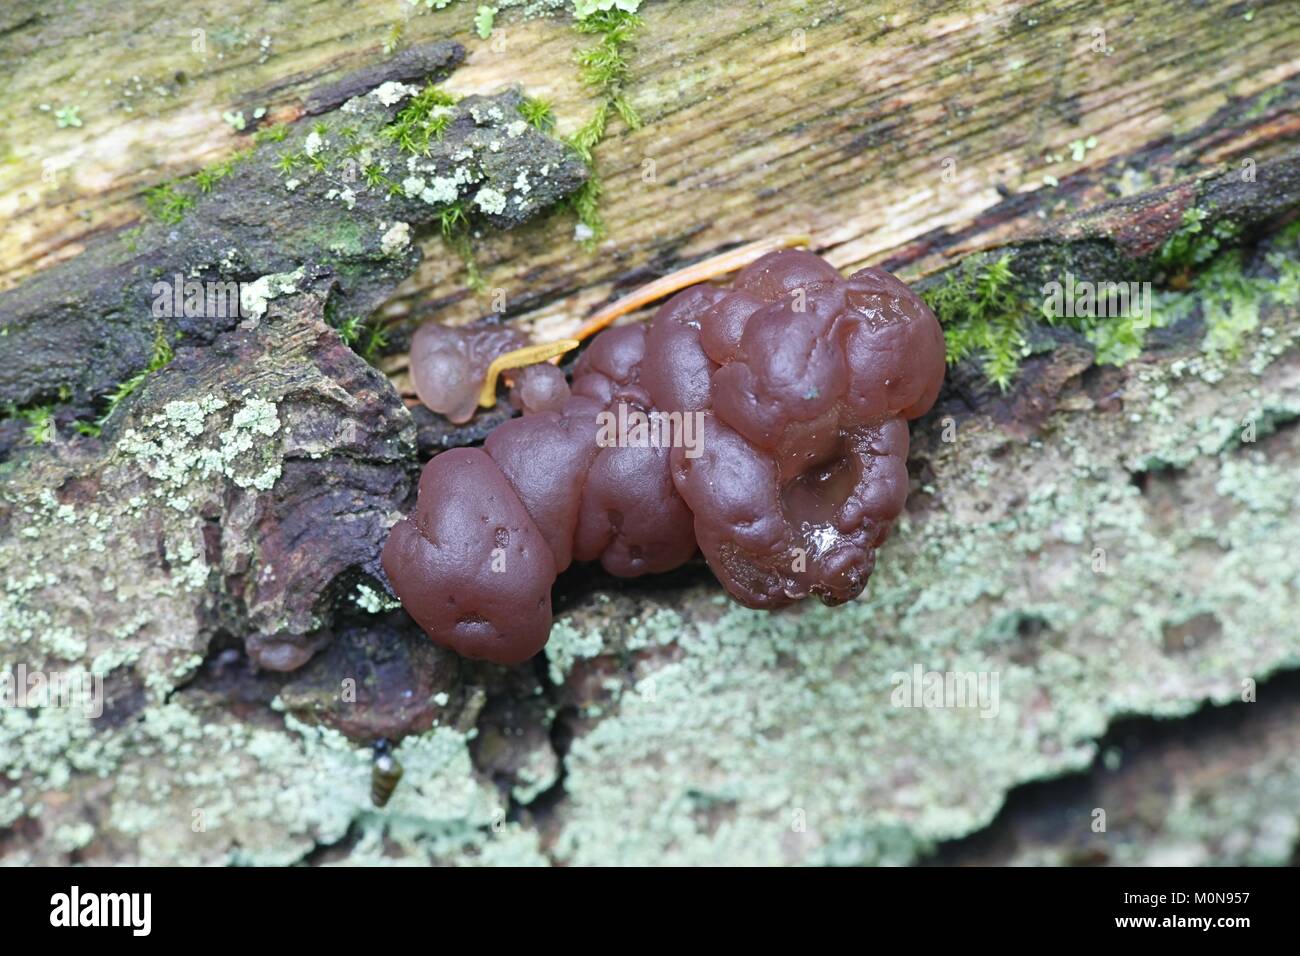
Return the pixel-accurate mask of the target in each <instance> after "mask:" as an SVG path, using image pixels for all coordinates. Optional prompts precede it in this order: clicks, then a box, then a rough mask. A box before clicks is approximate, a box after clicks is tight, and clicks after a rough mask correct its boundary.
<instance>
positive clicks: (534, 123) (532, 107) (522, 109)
mask: <svg viewBox="0 0 1300 956" xmlns="http://www.w3.org/2000/svg"><path fill="white" fill-rule="evenodd" d="M519 115H520V116H522V117H523V118H524V119H525V120H526V121H527V122H528V125H529V126H531V127H533V128H534V129H536V130H540V131H541V132H543V133H549V132H550V131H551V130H553V129H555V113H554V111H553V110H552V109H551V104H550V103H549V102H547V101H546V100H543V99H540V98H538V97H534V96H525V97H524V100H523V102H522V103H520V104H519Z"/></svg>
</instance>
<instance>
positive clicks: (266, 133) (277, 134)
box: [253, 123, 289, 146]
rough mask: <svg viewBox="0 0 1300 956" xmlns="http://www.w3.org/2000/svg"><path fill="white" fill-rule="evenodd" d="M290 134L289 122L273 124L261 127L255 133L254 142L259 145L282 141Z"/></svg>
mask: <svg viewBox="0 0 1300 956" xmlns="http://www.w3.org/2000/svg"><path fill="white" fill-rule="evenodd" d="M288 135H289V124H288V123H276V124H275V125H273V126H267V127H264V128H263V129H259V130H258V131H257V132H255V133H254V134H253V142H254V143H256V144H257V145H258V146H260V145H262V144H263V143H282V142H284V139H285V137H286V136H288Z"/></svg>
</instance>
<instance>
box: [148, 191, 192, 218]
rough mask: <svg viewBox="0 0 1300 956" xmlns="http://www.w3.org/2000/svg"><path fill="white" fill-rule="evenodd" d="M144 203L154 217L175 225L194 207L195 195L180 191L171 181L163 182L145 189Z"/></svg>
mask: <svg viewBox="0 0 1300 956" xmlns="http://www.w3.org/2000/svg"><path fill="white" fill-rule="evenodd" d="M144 205H145V209H146V210H147V211H148V213H149V215H150V216H151V217H152V218H153V219H156V220H157V221H158V222H161V223H163V224H164V225H167V226H174V225H176V224H177V223H178V222H180V221H181V220H182V219H184V218H185V213H187V212H188V211H189V210H190V209H191V208H193V206H194V197H193V196H190V195H187V194H186V193H183V192H179V191H178V190H177V189H176V188H175V186H173V185H172V184H171V183H162V184H161V185H158V186H153V187H151V188H149V189H146V190H145V193H144Z"/></svg>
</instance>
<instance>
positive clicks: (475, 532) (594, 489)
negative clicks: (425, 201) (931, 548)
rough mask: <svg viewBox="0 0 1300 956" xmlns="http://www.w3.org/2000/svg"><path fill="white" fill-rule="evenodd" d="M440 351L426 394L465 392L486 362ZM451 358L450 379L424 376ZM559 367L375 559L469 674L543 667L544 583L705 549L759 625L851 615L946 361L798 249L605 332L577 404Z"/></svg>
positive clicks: (424, 356)
mask: <svg viewBox="0 0 1300 956" xmlns="http://www.w3.org/2000/svg"><path fill="white" fill-rule="evenodd" d="M418 339H419V336H418V335H417V340H418ZM429 341H430V342H431V343H433V345H434V346H436V347H430V346H427V345H426V350H425V351H423V352H421V353H420V355H421V357H420V358H417V354H416V350H415V347H414V346H413V348H412V359H411V360H412V368H413V376H414V377H415V378H416V380H417V382H419V381H420V380H421V378H422V377H423V379H424V381H425V382H426V388H427V387H428V385H427V383H428V382H429V381H430V380H431V379H434V378H437V376H439V375H444V374H445V375H446V376H448V378H449V380H450V381H454V382H456V383H459V382H461V380H462V379H465V378H467V377H468V378H473V375H474V372H475V370H476V369H477V368H478V367H479V365H480V364H481V366H482V367H483V368H486V366H487V364H488V362H490V361H491V359H492V357H493V354H495V353H493V354H488V352H490V351H491V349H490V348H485V349H483V350H482V354H480V355H478V356H472V355H471V353H472V351H473V350H472V348H470V347H469V346H464V347H459V348H458V347H450V346H448V345H447V343H446V342H445V341H442V338H441V337H440V336H438V335H431V336H430V337H429ZM489 344H490V345H491V346H492V347H495V348H498V350H499V351H504V350H506V349H507V348H513V347H515V343H508V344H503V343H489ZM457 354H459V355H461V356H463V358H462V360H461V361H462V366H458V367H456V368H455V369H447V368H445V367H444V365H436V368H437V369H438V372H437V373H436V374H435V373H434V372H433V371H432V369H433V368H434V367H435V366H434V365H432V364H431V365H429V366H426V367H424V368H417V365H419V364H421V363H424V362H426V361H428V362H431V363H445V362H447V361H448V358H447V357H448V356H454V355H457ZM483 355H486V358H483V357H482V356H483ZM471 363H472V367H471ZM547 368H549V369H551V370H550V371H547V370H545V369H541V368H540V367H539V368H538V369H537V370H536V371H532V370H527V371H526V373H525V374H523V375H520V376H519V377H518V378H517V380H516V398H515V401H516V404H517V405H518V406H521V407H522V408H523V410H524V415H523V416H522V417H519V418H516V419H513V420H511V421H509V422H507V423H506V424H504V425H502V426H501V427H499V428H498V429H496V430H495V431H494V432H493V433H492V434H491V435H490V436H489V437H488V440H487V442H486V444H485V445H484V448H483V449H482V450H477V449H459V450H457V451H452V452H446V453H444V454H442V455H439V456H437V457H435V458H434V459H433V460H432V461H430V462H429V464H428V465H427V466H426V467H425V470H424V474H423V476H422V477H421V481H420V489H419V501H418V504H417V506H416V511H415V514H414V515H412V516H410V517H408V518H405V519H403V520H402V521H400V522H399V523H398V524H397V525H396V526H395V527H394V529H393V532H392V536H391V538H390V540H389V542H388V545H387V546H386V547H385V549H384V555H383V562H384V567H385V570H386V571H387V573H388V576H389V579H390V581H391V582H392V584H393V587H394V589H395V590H396V592H397V594H398V596H399V597H400V598H401V600H402V603H403V604H404V605H405V606H406V607H407V609H408V610H409V611H410V612H411V614H412V616H414V617H415V619H416V620H417V621H418V622H419V623H420V625H421V626H422V627H423V628H424V629H425V631H427V632H428V633H429V635H430V637H432V638H433V639H434V640H435V641H437V642H438V643H440V644H444V645H447V646H449V647H452V648H453V649H455V650H457V651H459V652H460V653H462V654H465V655H466V656H469V657H480V658H486V659H488V660H492V661H496V662H498V663H515V662H518V661H521V660H524V659H526V658H528V657H530V656H532V655H533V654H535V653H536V652H537V651H538V650H539V649H540V648H541V647H542V645H543V644H544V643H545V642H546V637H547V634H548V632H549V630H550V624H551V611H550V587H551V583H552V582H553V581H554V579H555V576H556V574H558V573H559V572H560V571H562V570H564V568H565V567H567V566H568V565H569V564H570V563H571V562H572V561H600V563H601V564H602V565H603V566H604V567H605V569H606V570H608V571H609V572H610V573H612V574H615V575H620V576H635V575H641V574H653V573H661V572H664V571H668V570H671V569H672V568H674V567H677V566H679V565H680V564H682V563H683V562H685V561H687V560H688V559H690V558H691V557H692V555H693V554H694V553H695V552H696V549H697V548H698V550H699V551H701V552H702V553H703V555H704V558H705V560H706V561H707V562H708V564H709V566H710V568H712V570H713V572H714V574H716V575H717V577H718V579H719V581H721V582H722V584H723V586H724V587H725V588H726V589H727V591H728V592H729V593H730V594H731V595H732V596H733V597H734V598H735V599H736V600H738V601H739V602H741V603H742V604H745V605H746V606H748V607H753V608H777V607H781V606H783V605H787V604H790V603H792V602H794V601H798V600H801V599H803V598H805V597H808V596H809V595H816V596H817V597H819V598H820V599H821V600H822V601H824V602H826V603H827V604H839V603H842V602H844V601H848V600H851V599H853V598H855V597H857V596H858V595H859V594H861V593H862V590H863V588H864V587H865V586H866V583H867V578H868V576H869V575H870V574H871V571H872V568H873V566H874V564H875V554H876V549H877V548H878V547H879V546H880V545H881V543H882V542H883V541H884V540H885V538H886V536H887V535H888V534H889V531H890V528H891V526H892V524H893V522H894V520H895V519H896V518H897V517H898V515H899V513H900V512H901V511H902V509H903V505H904V503H905V500H906V496H907V464H906V463H907V446H908V430H907V420H908V419H911V418H916V417H917V416H919V415H921V414H924V413H925V411H927V410H928V409H929V408H930V406H931V405H932V404H933V403H934V400H935V398H936V396H937V395H938V392H939V388H940V385H941V384H942V381H943V373H944V342H943V335H942V332H941V331H940V329H939V324H938V322H937V321H936V320H935V317H934V315H933V314H932V313H931V312H930V310H929V309H928V308H927V307H926V305H925V303H924V302H922V301H921V299H920V298H919V297H918V296H917V295H916V294H915V293H913V292H912V291H911V290H910V289H909V288H908V287H907V286H906V285H904V284H903V283H902V282H900V281H899V280H898V279H895V278H894V277H893V276H891V275H890V274H889V273H887V272H885V271H883V270H880V269H864V270H862V271H861V272H858V273H856V274H854V275H853V276H851V277H850V278H848V279H844V278H843V277H841V276H840V275H839V273H838V272H837V271H836V270H835V269H834V268H832V267H831V266H830V265H829V264H827V263H826V262H824V261H823V260H822V259H820V258H818V257H817V256H815V255H813V254H811V253H808V252H801V251H794V250H789V251H781V252H774V253H771V254H769V255H766V256H764V257H763V258H762V259H759V260H758V261H756V262H754V263H753V264H751V265H750V266H748V267H746V268H745V269H744V270H743V271H742V272H741V273H740V274H739V275H738V276H737V277H736V280H735V282H734V284H733V287H732V288H731V289H729V290H723V289H718V288H714V287H712V286H707V285H700V286H694V287H692V288H689V289H686V290H684V291H682V292H680V293H678V294H677V295H675V296H674V297H673V298H672V299H670V300H669V301H668V302H666V303H665V304H664V305H663V307H662V308H660V309H659V311H658V313H657V314H656V316H655V318H654V320H653V321H652V322H651V323H650V324H649V326H648V327H643V326H639V325H629V326H622V327H618V328H613V329H608V330H606V331H604V332H601V333H600V334H599V335H597V336H596V337H595V338H594V339H593V340H592V342H591V344H590V345H589V347H588V348H587V349H586V351H585V352H584V353H583V354H582V356H581V358H580V359H579V360H578V363H577V365H576V366H575V368H574V373H573V381H572V385H571V386H565V384H564V383H563V381H562V379H561V378H560V377H559V376H558V371H557V370H554V369H553V367H550V366H548V367H547ZM479 374H480V375H481V373H479ZM479 381H481V379H480V380H476V381H473V382H471V383H470V387H469V391H470V392H472V391H473V390H474V388H475V387H476V386H477V385H478V384H479ZM456 387H457V389H459V388H460V385H459V384H457V386H456ZM433 390H435V391H436V390H437V389H436V388H434V389H433ZM442 391H443V392H450V391H451V389H446V388H444V389H442ZM457 394H459V392H457ZM421 397H422V398H423V397H424V392H421ZM444 403H446V402H445V401H444ZM452 404H455V405H456V407H457V408H460V407H461V406H460V405H459V404H457V403H452ZM471 412H472V407H471Z"/></svg>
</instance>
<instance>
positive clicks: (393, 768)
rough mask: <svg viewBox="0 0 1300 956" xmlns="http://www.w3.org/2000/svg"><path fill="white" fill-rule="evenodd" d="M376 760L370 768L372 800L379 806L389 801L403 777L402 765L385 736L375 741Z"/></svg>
mask: <svg viewBox="0 0 1300 956" xmlns="http://www.w3.org/2000/svg"><path fill="white" fill-rule="evenodd" d="M374 752H375V762H374V765H373V766H372V767H371V769H370V802H371V803H373V804H374V805H375V806H377V807H382V806H384V805H386V804H387V803H388V800H389V798H390V797H391V796H392V795H393V791H394V790H396V789H397V784H398V782H399V781H400V780H401V779H402V765H401V764H400V763H399V762H398V760H397V758H396V757H394V756H393V748H392V745H391V744H390V743H389V742H388V741H387V740H385V739H384V738H382V737H381V738H379V739H378V740H376V741H375V747H374Z"/></svg>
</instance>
